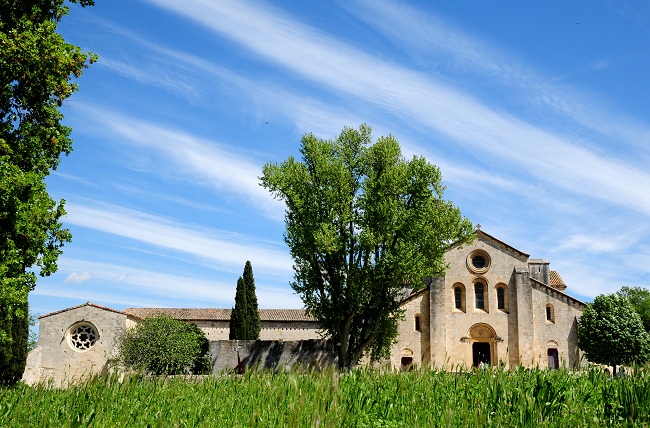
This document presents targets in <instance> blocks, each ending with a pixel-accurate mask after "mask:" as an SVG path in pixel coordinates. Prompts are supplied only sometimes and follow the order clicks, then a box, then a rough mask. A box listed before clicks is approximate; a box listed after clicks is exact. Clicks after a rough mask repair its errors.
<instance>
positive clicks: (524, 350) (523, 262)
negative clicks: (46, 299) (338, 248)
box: [23, 229, 585, 383]
mask: <svg viewBox="0 0 650 428" xmlns="http://www.w3.org/2000/svg"><path fill="white" fill-rule="evenodd" d="M476 235H477V239H476V240H475V242H474V243H473V244H471V245H466V246H463V247H460V246H453V245H452V246H451V247H450V248H449V249H448V250H447V252H446V254H445V259H446V262H447V264H448V266H449V267H448V269H447V271H446V274H445V276H444V277H434V278H430V279H429V280H428V281H427V285H426V287H424V288H423V289H421V290H416V291H414V292H410V291H408V292H407V293H406V294H405V298H404V299H403V301H402V309H403V310H404V318H403V319H402V321H401V322H400V325H399V328H398V337H397V340H396V342H395V343H394V344H393V347H392V352H391V357H390V364H391V365H392V366H393V367H394V368H399V369H402V370H407V369H409V368H410V367H414V366H421V365H427V366H431V367H434V368H445V369H450V370H453V369H454V368H457V367H459V366H464V367H471V366H478V365H481V364H493V365H496V364H503V365H504V366H505V367H507V368H510V367H515V366H518V365H523V366H526V367H535V366H540V367H550V368H558V367H560V366H566V367H569V368H571V367H574V366H576V365H578V364H580V362H581V361H580V360H581V355H580V351H579V349H578V335H577V323H578V319H579V317H580V315H581V314H582V310H583V308H584V307H585V304H584V303H582V302H580V301H579V300H577V299H575V298H573V297H571V296H569V295H568V294H566V285H565V284H564V283H563V281H562V278H561V276H560V275H559V274H558V273H557V272H555V271H552V270H550V266H549V262H548V261H546V260H544V259H531V258H530V256H529V255H528V254H526V253H524V252H522V251H520V250H517V249H516V248H514V247H512V246H510V245H508V244H506V243H504V242H502V241H500V240H498V239H497V238H495V237H493V236H491V235H489V234H487V233H485V232H483V231H481V230H480V229H479V230H477V231H476ZM155 314H165V315H169V316H171V317H173V318H176V319H181V320H185V321H189V322H193V323H196V324H197V325H198V326H199V327H200V328H201V329H202V330H203V331H204V332H205V333H206V336H207V337H208V339H209V340H210V341H211V344H212V348H211V356H212V358H213V362H214V363H215V370H214V371H215V372H217V371H218V369H220V368H227V367H234V366H235V365H236V364H237V361H238V353H243V354H245V353H246V352H247V350H250V344H248V346H249V347H248V348H247V347H246V346H244V347H242V346H241V345H240V344H238V343H237V342H236V341H228V336H229V327H228V325H229V319H230V309H215V308H209V309H180V308H178V309H174V308H129V309H125V310H123V311H118V310H114V309H111V308H106V307H103V306H99V305H95V304H93V303H90V302H88V303H86V304H83V305H79V306H75V307H72V308H68V309H64V310H61V311H57V312H53V313H50V314H47V315H43V316H41V317H40V323H39V340H38V346H37V348H36V349H34V350H33V351H31V352H30V354H29V356H28V361H27V368H26V370H25V374H24V377H23V378H24V380H25V381H26V382H29V383H34V382H40V381H47V380H48V379H51V380H53V381H54V382H61V381H63V380H75V379H79V378H83V377H84V376H87V375H88V374H92V373H101V372H105V371H107V370H109V369H110V366H111V364H114V363H113V362H114V360H115V358H116V356H117V355H116V346H117V340H118V337H119V335H120V334H121V333H122V332H123V331H124V330H125V329H126V328H129V327H131V326H133V325H135V324H136V323H138V322H140V321H142V320H143V319H144V318H146V317H147V316H151V315H155ZM260 319H261V327H262V330H261V333H260V340H261V341H266V342H268V343H275V344H276V345H277V344H281V346H271V348H279V349H280V351H278V352H279V354H278V356H277V358H278V361H279V362H284V363H292V362H295V360H291V359H282V358H285V357H286V358H289V357H288V355H296V354H299V353H297V352H296V350H297V349H299V348H300V349H302V348H305V349H315V348H314V347H313V346H311V347H301V345H300V343H301V342H304V343H307V342H308V341H314V340H317V339H319V338H320V337H321V336H320V332H319V325H318V322H317V321H316V320H314V319H313V318H311V317H309V316H307V315H306V314H305V312H304V311H303V310H296V309H261V310H260ZM290 344H291V345H290ZM285 348H286V349H285ZM282 350H285V351H286V352H285V351H282ZM283 352H284V353H286V354H287V356H284V357H283V355H284V354H283ZM241 356H242V357H245V355H241ZM266 357H267V359H268V357H269V356H268V355H267V356H266ZM317 357H318V356H315V359H314V358H312V359H310V361H317V360H318V358H317ZM274 358H275V357H274Z"/></svg>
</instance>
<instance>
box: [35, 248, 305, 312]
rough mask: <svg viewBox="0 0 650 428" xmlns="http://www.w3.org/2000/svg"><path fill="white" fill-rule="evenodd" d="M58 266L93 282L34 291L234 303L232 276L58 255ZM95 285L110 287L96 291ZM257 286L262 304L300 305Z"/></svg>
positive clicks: (141, 301)
mask: <svg viewBox="0 0 650 428" xmlns="http://www.w3.org/2000/svg"><path fill="white" fill-rule="evenodd" d="M256 268H257V267H256ZM59 270H60V271H61V272H63V273H65V272H66V271H69V270H74V271H78V270H83V271H84V272H90V273H92V276H93V279H94V281H93V283H95V284H96V286H95V287H76V288H68V287H65V286H60V285H39V287H37V288H36V289H35V290H34V292H33V294H35V295H40V296H56V297H62V298H72V299H79V300H80V301H87V300H91V301H94V302H95V303H98V302H102V304H112V305H119V306H130V307H140V306H145V307H170V306H171V307H179V306H186V307H196V306H206V302H210V303H208V304H207V306H210V307H213V306H218V307H225V308H227V307H231V306H232V304H233V303H234V297H235V284H236V281H235V280H234V279H233V281H232V282H227V283H226V282H223V281H221V280H215V279H205V278H197V277H192V276H188V275H173V274H167V273H163V272H158V271H152V270H147V269H140V268H135V267H132V266H125V265H119V264H112V263H101V262H94V261H87V260H82V259H72V258H63V259H61V260H60V262H59ZM96 288H101V289H102V290H107V289H109V290H111V291H110V292H104V291H97V290H96ZM256 288H257V296H258V301H259V304H260V306H261V307H266V308H269V307H275V308H299V307H302V302H301V301H300V298H299V297H298V296H297V295H295V294H294V293H293V292H292V291H291V290H290V289H289V288H288V287H273V286H266V285H265V284H262V283H258V284H256ZM179 302H182V303H180V304H179Z"/></svg>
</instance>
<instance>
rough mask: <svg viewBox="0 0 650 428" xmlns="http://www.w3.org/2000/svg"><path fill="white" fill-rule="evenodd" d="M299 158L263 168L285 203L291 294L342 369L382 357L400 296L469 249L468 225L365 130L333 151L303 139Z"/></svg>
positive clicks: (430, 180) (420, 169)
mask: <svg viewBox="0 0 650 428" xmlns="http://www.w3.org/2000/svg"><path fill="white" fill-rule="evenodd" d="M300 152H301V154H302V161H297V160H296V159H294V158H293V157H290V158H289V159H287V160H286V161H284V162H282V163H281V164H279V165H278V164H274V163H269V164H267V165H265V166H264V170H263V176H262V177H261V182H262V186H264V187H265V188H266V189H268V190H269V191H270V192H271V193H272V194H273V195H274V197H276V198H277V199H280V200H283V201H284V202H285V203H286V214H285V223H286V232H285V236H284V237H285V242H286V243H287V245H288V246H289V249H290V251H291V255H292V257H293V259H294V263H295V264H294V270H295V274H294V281H293V282H292V284H291V285H292V287H293V289H294V290H295V291H296V292H297V293H298V294H299V295H300V296H301V298H302V301H303V303H304V304H305V308H306V310H307V312H308V313H309V314H311V315H313V316H314V317H315V318H316V319H318V320H319V322H320V323H321V326H322V327H323V329H324V331H325V333H326V335H327V336H329V337H330V338H331V339H333V341H334V343H337V344H338V356H339V366H340V367H341V368H344V369H347V368H350V367H352V366H354V365H355V364H357V363H358V361H359V360H360V358H361V357H362V356H363V354H364V353H366V352H369V353H370V355H371V356H372V357H373V358H380V357H383V356H386V355H387V352H388V351H389V348H390V346H391V345H392V342H393V340H394V338H395V337H396V335H397V323H398V321H399V319H400V317H401V315H402V311H401V310H400V298H401V296H402V293H403V290H404V286H405V285H407V284H411V285H412V286H415V288H418V287H421V285H422V281H421V280H422V278H423V277H427V276H432V275H441V274H443V273H444V272H445V269H446V265H445V262H444V252H445V250H446V249H447V247H448V245H449V244H451V243H452V242H458V243H461V244H462V243H465V242H469V241H470V240H471V239H473V234H472V224H471V222H470V221H469V220H467V219H466V218H464V217H463V216H462V215H461V212H460V210H459V209H458V208H457V207H455V206H454V205H453V204H452V203H451V202H449V201H446V200H444V199H443V190H444V187H443V185H442V183H441V182H442V178H441V174H440V170H439V169H438V168H437V167H436V166H434V165H432V164H429V163H427V161H426V160H425V159H424V158H423V157H413V158H412V159H411V160H407V159H405V158H404V157H403V156H402V153H401V149H400V146H399V143H398V142H397V140H396V139H395V138H394V137H392V136H388V137H381V138H379V139H378V140H377V142H375V143H374V144H373V142H372V135H371V129H370V127H369V126H367V125H361V127H360V128H359V129H358V130H357V129H353V128H347V127H346V128H344V129H343V131H342V132H341V134H340V135H339V136H338V137H337V139H336V140H334V141H326V140H321V139H318V138H316V137H315V136H314V135H313V134H307V135H305V136H304V137H303V138H302V144H301V148H300Z"/></svg>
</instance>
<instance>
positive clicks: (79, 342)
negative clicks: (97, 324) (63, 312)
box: [70, 324, 99, 351]
mask: <svg viewBox="0 0 650 428" xmlns="http://www.w3.org/2000/svg"><path fill="white" fill-rule="evenodd" d="M97 339H99V335H98V334H97V332H96V331H95V328H94V327H93V326H92V325H89V324H81V325H77V326H76V327H73V329H72V331H71V332H70V344H71V345H72V347H73V348H75V349H76V350H78V351H87V350H89V349H90V348H92V347H93V345H94V344H95V342H97Z"/></svg>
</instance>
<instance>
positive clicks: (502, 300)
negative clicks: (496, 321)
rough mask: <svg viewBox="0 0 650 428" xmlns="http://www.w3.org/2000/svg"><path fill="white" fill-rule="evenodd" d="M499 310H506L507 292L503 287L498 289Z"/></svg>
mask: <svg viewBox="0 0 650 428" xmlns="http://www.w3.org/2000/svg"><path fill="white" fill-rule="evenodd" d="M497 308H498V309H501V310H502V311H503V310H505V309H506V291H505V290H504V289H503V287H499V288H497Z"/></svg>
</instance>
